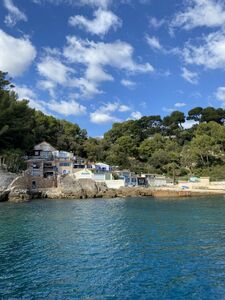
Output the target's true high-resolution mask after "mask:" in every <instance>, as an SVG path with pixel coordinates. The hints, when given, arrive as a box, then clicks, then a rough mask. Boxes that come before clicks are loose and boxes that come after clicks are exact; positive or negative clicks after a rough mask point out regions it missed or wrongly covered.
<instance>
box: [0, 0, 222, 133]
mask: <svg viewBox="0 0 225 300" xmlns="http://www.w3.org/2000/svg"><path fill="white" fill-rule="evenodd" d="M0 5H1V6H0V70H2V71H5V72H8V74H9V76H10V77H11V78H12V81H13V83H14V84H15V91H16V93H17V94H18V96H19V99H29V105H30V106H31V107H32V108H36V109H38V110H41V111H43V112H44V113H46V114H48V115H53V116H55V117H57V118H60V119H66V120H68V121H71V122H74V123H77V124H79V126H80V127H81V128H85V129H87V131H88V134H89V135H90V136H93V137H97V136H102V135H103V133H104V132H106V131H107V130H109V129H110V128H111V127H112V124H113V123H114V122H122V121H126V120H129V119H133V120H136V119H139V118H141V117H142V116H145V115H158V114H159V115H161V116H165V115H168V114H170V113H171V112H172V111H174V110H180V111H183V112H185V113H187V112H188V111H189V110H190V109H191V108H193V107H196V106H202V107H206V106H214V107H224V106H225V76H224V70H225V1H223V0H180V1H176V0H1V2H0ZM189 125H190V124H186V126H189Z"/></svg>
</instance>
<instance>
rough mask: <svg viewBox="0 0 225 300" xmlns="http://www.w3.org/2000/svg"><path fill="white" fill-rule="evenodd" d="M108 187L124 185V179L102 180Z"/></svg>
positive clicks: (116, 187)
mask: <svg viewBox="0 0 225 300" xmlns="http://www.w3.org/2000/svg"><path fill="white" fill-rule="evenodd" d="M104 182H105V184H106V185H107V187H108V188H109V189H119V188H121V187H124V186H125V181H124V180H123V179H121V180H106V181H104Z"/></svg>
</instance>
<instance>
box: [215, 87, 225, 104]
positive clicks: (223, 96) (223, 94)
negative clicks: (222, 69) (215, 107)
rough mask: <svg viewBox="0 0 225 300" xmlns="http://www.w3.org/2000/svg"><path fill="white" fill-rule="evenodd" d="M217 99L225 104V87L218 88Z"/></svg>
mask: <svg viewBox="0 0 225 300" xmlns="http://www.w3.org/2000/svg"><path fill="white" fill-rule="evenodd" d="M216 98H217V99H218V100H219V101H222V102H224V104H225V87H224V86H221V87H218V89H217V91H216Z"/></svg>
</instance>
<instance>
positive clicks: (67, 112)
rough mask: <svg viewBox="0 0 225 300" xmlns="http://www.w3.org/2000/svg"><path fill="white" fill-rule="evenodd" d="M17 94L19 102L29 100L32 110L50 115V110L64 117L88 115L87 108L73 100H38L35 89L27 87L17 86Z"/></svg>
mask: <svg viewBox="0 0 225 300" xmlns="http://www.w3.org/2000/svg"><path fill="white" fill-rule="evenodd" d="M15 92H16V93H17V94H18V97H19V100H23V99H26V100H29V106H30V107H31V108H35V109H37V110H40V111H42V112H44V113H46V114H48V112H49V110H50V111H52V112H56V113H58V114H60V115H63V116H80V115H83V114H85V113H86V107H85V106H83V105H81V104H79V103H78V102H77V101H75V100H73V99H72V100H69V101H64V100H61V101H56V100H50V101H43V100H40V99H39V100H38V96H37V94H36V93H35V92H34V90H33V88H29V87H28V86H26V85H21V86H20V85H18V86H16V87H15Z"/></svg>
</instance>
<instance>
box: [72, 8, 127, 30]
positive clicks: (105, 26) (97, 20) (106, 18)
mask: <svg viewBox="0 0 225 300" xmlns="http://www.w3.org/2000/svg"><path fill="white" fill-rule="evenodd" d="M69 24H70V25H71V26H78V27H80V28H83V29H85V30H86V31H87V32H90V33H91V34H96V35H100V36H103V35H105V34H106V33H107V32H108V31H109V30H110V29H111V28H112V29H114V30H116V29H117V28H118V27H120V26H121V25H122V21H121V20H120V19H119V18H118V17H117V16H116V15H115V14H114V13H113V12H111V11H107V10H103V9H101V8H99V9H98V10H97V11H95V12H94V19H93V20H89V19H87V18H85V17H84V16H80V15H77V16H73V17H70V19H69Z"/></svg>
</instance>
